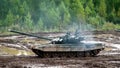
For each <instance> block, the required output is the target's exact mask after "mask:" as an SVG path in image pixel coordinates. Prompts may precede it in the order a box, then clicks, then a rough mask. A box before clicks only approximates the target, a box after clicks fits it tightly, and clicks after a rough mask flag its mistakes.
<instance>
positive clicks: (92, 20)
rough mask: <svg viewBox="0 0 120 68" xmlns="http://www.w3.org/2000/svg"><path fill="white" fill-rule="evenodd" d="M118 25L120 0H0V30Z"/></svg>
mask: <svg viewBox="0 0 120 68" xmlns="http://www.w3.org/2000/svg"><path fill="white" fill-rule="evenodd" d="M76 25H79V27H80V28H82V29H90V28H91V27H92V28H94V29H96V30H113V29H120V0H0V31H1V32H4V31H6V30H7V29H9V28H10V29H16V30H24V31H28V32H29V31H35V32H36V31H62V30H67V29H69V28H70V27H71V28H74V27H76Z"/></svg>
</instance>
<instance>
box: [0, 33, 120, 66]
mask: <svg viewBox="0 0 120 68" xmlns="http://www.w3.org/2000/svg"><path fill="white" fill-rule="evenodd" d="M42 34H43V35H44V33H42ZM60 35H61V34H60ZM46 36H49V37H52V36H59V35H58V34H57V33H55V34H54V33H53V34H51V35H48V34H47V35H46ZM86 36H90V35H86ZM92 38H94V40H96V41H100V42H104V43H105V50H103V51H102V52H100V53H99V54H98V55H97V56H96V57H79V58H65V57H63V58H39V57H37V56H36V55H35V54H34V53H33V52H31V50H30V49H29V48H30V47H31V46H33V45H38V44H42V43H48V42H49V41H45V40H42V39H37V38H33V37H27V36H22V35H17V36H14V35H12V36H7V37H5V36H4V37H0V68H120V37H119V33H117V35H114V34H110V33H109V34H105V33H104V34H101V33H100V34H99V33H98V34H95V35H93V36H92ZM89 40H91V39H89ZM92 40H93V39H92Z"/></svg>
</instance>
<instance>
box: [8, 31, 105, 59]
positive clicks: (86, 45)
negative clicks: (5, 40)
mask: <svg viewBox="0 0 120 68" xmlns="http://www.w3.org/2000/svg"><path fill="white" fill-rule="evenodd" d="M9 31H10V32H14V33H18V34H22V35H27V36H32V37H37V38H40V39H45V40H49V41H50V43H45V44H39V45H37V46H33V47H31V50H32V51H33V52H34V53H35V54H36V55H38V56H39V57H41V58H43V57H47V58H48V57H90V56H96V55H98V54H99V52H100V51H102V50H103V49H104V44H103V43H101V42H89V41H88V42H85V41H84V36H81V35H80V34H81V33H80V32H79V31H78V30H76V32H74V33H70V32H67V33H66V34H65V35H64V36H62V37H59V38H56V39H50V38H47V37H41V36H36V35H32V34H27V33H23V32H19V31H15V30H9Z"/></svg>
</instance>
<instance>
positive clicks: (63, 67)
mask: <svg viewBox="0 0 120 68" xmlns="http://www.w3.org/2000/svg"><path fill="white" fill-rule="evenodd" d="M0 67H1V68H119V67H120V55H116V56H102V55H99V56H96V57H79V58H38V57H37V56H19V57H18V56H0Z"/></svg>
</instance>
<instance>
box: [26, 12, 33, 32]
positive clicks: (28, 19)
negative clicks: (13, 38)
mask: <svg viewBox="0 0 120 68" xmlns="http://www.w3.org/2000/svg"><path fill="white" fill-rule="evenodd" d="M33 28H34V24H33V20H32V19H31V14H30V13H29V12H28V13H27V15H26V16H25V20H24V29H25V30H26V31H32V30H33Z"/></svg>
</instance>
